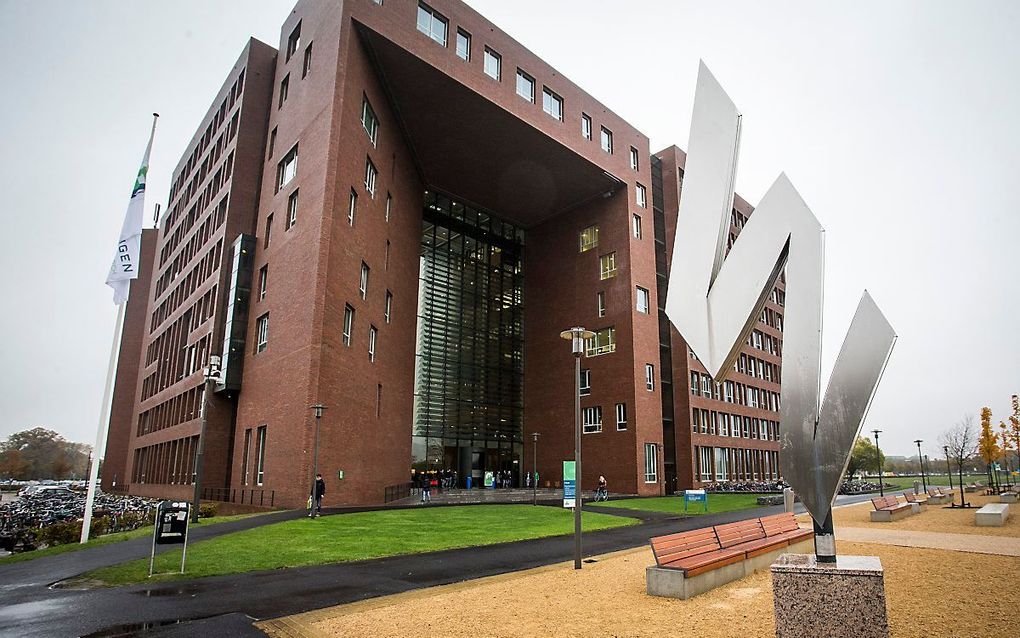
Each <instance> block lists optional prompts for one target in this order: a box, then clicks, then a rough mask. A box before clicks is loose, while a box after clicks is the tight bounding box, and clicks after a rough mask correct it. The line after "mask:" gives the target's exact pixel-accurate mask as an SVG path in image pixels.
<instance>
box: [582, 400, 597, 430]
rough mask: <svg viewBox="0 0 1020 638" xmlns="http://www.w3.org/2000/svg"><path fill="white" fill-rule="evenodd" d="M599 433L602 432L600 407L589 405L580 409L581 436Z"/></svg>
mask: <svg viewBox="0 0 1020 638" xmlns="http://www.w3.org/2000/svg"><path fill="white" fill-rule="evenodd" d="M596 419H597V420H596ZM600 432H602V406H601V405H591V406H588V407H586V408H581V434H598V433H600Z"/></svg>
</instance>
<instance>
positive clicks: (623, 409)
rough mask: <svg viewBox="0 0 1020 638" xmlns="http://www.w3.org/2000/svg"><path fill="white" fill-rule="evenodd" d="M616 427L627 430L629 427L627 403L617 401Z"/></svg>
mask: <svg viewBox="0 0 1020 638" xmlns="http://www.w3.org/2000/svg"><path fill="white" fill-rule="evenodd" d="M616 429H617V430H626V429H627V404H626V403H617V404H616Z"/></svg>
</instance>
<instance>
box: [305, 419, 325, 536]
mask: <svg viewBox="0 0 1020 638" xmlns="http://www.w3.org/2000/svg"><path fill="white" fill-rule="evenodd" d="M325 409H326V406H324V405H322V404H321V403H316V404H315V405H313V406H312V410H313V411H314V412H315V444H314V447H313V448H312V491H311V492H310V494H311V496H312V506H311V507H309V508H308V516H309V518H315V476H316V475H317V474H318V473H319V422H320V421H321V420H322V412H323V410H325Z"/></svg>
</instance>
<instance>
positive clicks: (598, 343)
mask: <svg viewBox="0 0 1020 638" xmlns="http://www.w3.org/2000/svg"><path fill="white" fill-rule="evenodd" d="M586 345H587V347H586V348H585V350H586V352H585V354H586V355H587V356H589V357H597V356H598V355H600V354H608V353H610V352H616V328H613V327H610V328H603V329H601V330H596V331H595V336H594V337H592V338H591V339H588V343H587V344H586Z"/></svg>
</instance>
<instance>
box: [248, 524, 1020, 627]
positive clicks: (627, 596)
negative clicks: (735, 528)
mask: <svg viewBox="0 0 1020 638" xmlns="http://www.w3.org/2000/svg"><path fill="white" fill-rule="evenodd" d="M838 551H839V552H840V553H841V554H863V555H878V556H879V557H880V558H881V559H882V564H883V565H884V566H885V569H886V581H885V582H886V592H887V606H888V609H889V615H890V629H891V634H892V636H893V638H922V637H925V638H927V637H931V636H947V637H959V638H974V637H979V636H994V635H1012V634H1008V632H1012V631H1015V627H1016V624H1015V619H1016V615H1015V610H1016V608H1017V605H1018V604H1020V595H1018V594H1017V593H1016V590H1015V583H1014V582H1013V580H1014V579H1015V576H1016V574H1017V573H1020V558H1015V557H1002V556H987V555H978V554H960V553H957V552H949V551H942V550H932V549H916V548H902V547H890V546H885V545H875V544H870V543H869V544H857V543H843V542H840V543H839V545H838ZM652 563H654V560H653V559H652V556H651V552H650V551H649V550H648V549H647V548H639V549H635V550H628V551H626V552H619V553H616V554H610V555H606V556H603V557H600V558H599V560H598V562H597V563H594V564H585V566H584V569H583V570H581V571H580V572H577V571H575V570H574V569H573V564H572V563H562V564H559V565H553V566H550V567H545V568H540V569H535V570H529V571H526V572H519V573H516V574H508V575H504V576H496V577H493V578H487V579H481V580H475V581H468V582H465V583H458V584H455V585H449V586H446V587H436V588H432V589H427V590H419V591H414V592H408V593H405V594H398V595H396V596H388V597H385V598H378V599H374V600H368V601H364V602H360V603H354V604H351V605H344V606H339V607H334V608H330V609H324V610H320V611H316V612H311V613H308V614H302V615H299V616H294V617H292V618H291V619H285V620H286V624H283V623H280V622H278V623H276V624H275V630H274V626H264V625H263V626H262V628H263V629H264V630H266V631H267V633H269V635H271V636H285V635H286V636H373V637H384V636H393V637H396V636H401V637H403V636H423V637H432V636H444V637H445V636H449V637H457V636H464V637H471V638H476V637H478V636H498V637H503V636H507V637H509V636H552V635H555V636H562V637H566V636H621V637H622V636H628V637H631V636H634V637H638V636H684V635H696V636H699V638H717V637H718V638H722V637H730V636H747V637H758V636H761V637H769V636H774V635H775V625H774V623H775V621H774V616H773V610H772V584H771V575H770V574H769V573H768V572H759V573H756V574H754V575H752V576H750V577H747V578H744V579H743V580H740V581H737V582H734V583H730V584H728V585H725V586H723V587H720V588H718V589H715V590H713V591H711V592H708V593H707V594H704V595H702V596H698V597H696V598H694V599H691V600H686V601H684V600H672V599H665V598H656V597H652V596H648V595H646V594H645V573H644V570H645V567H646V566H647V565H650V564H652ZM989 591H996V592H999V593H997V594H996V595H995V596H989V595H988V592H989Z"/></svg>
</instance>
